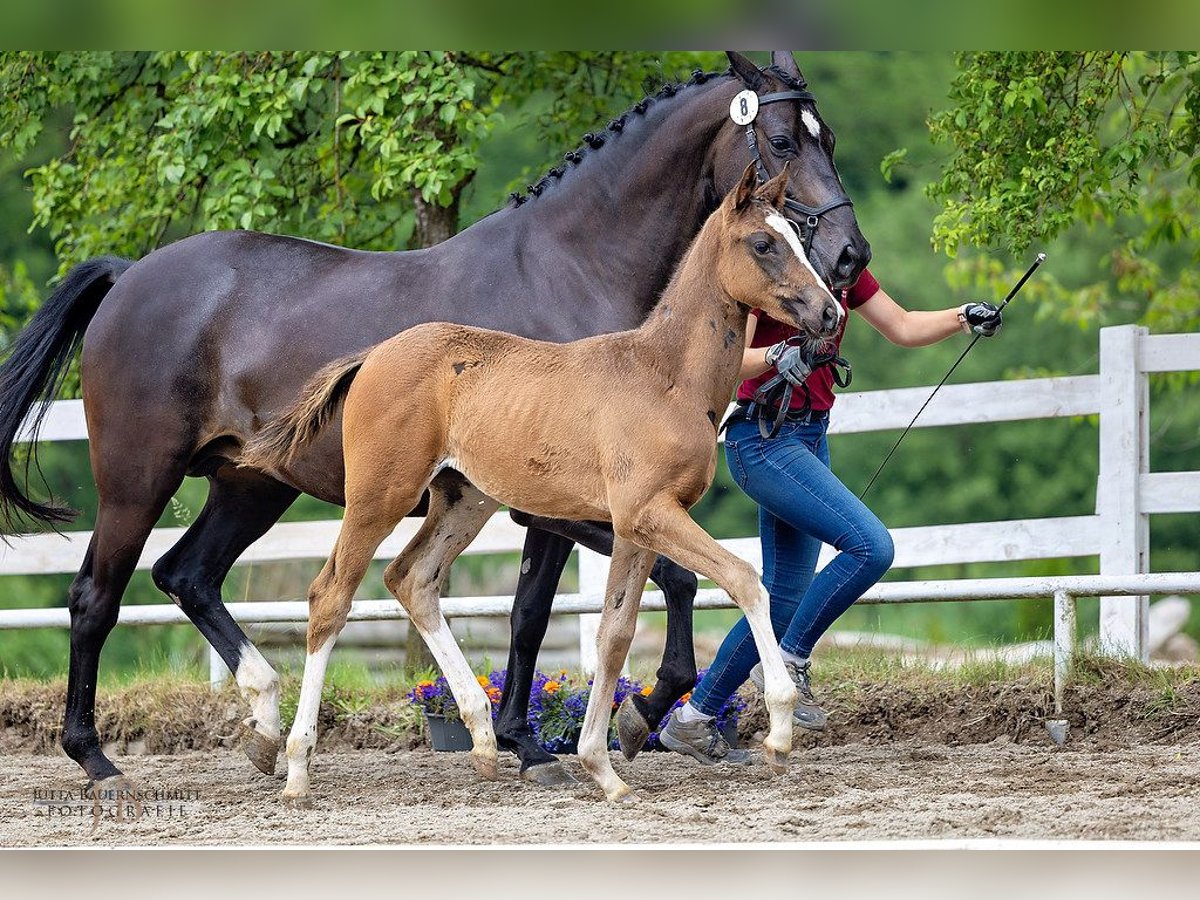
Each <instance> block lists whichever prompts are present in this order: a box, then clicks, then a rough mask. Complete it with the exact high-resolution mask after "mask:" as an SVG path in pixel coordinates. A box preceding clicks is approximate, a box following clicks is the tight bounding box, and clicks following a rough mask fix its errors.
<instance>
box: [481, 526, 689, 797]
mask: <svg viewBox="0 0 1200 900" xmlns="http://www.w3.org/2000/svg"><path fill="white" fill-rule="evenodd" d="M510 515H511V516H512V519H513V521H514V522H516V523H517V524H518V525H524V526H525V527H526V528H529V529H538V530H540V531H542V532H548V533H552V534H553V535H556V536H561V537H564V538H569V539H570V540H572V541H574V542H576V543H578V544H580V545H582V546H584V547H587V548H588V549H589V550H592V551H594V552H596V553H601V554H603V555H604V556H612V552H613V529H612V525H610V524H608V523H607V522H572V521H568V520H565V519H548V518H546V517H545V516H533V515H530V514H528V513H523V512H520V511H519V510H512V511H511V513H510ZM534 535H535V532H534V531H532V530H531V531H530V534H529V536H528V537H527V538H526V541H525V552H524V554H523V557H524V559H523V562H522V565H521V572H522V574H521V578H520V580H519V581H518V582H517V597H516V601H515V603H514V604H513V616H512V621H513V638H512V648H511V649H510V651H509V666H508V683H507V684H506V685H505V688H504V690H505V696H504V699H503V700H502V701H501V704H500V719H499V720H498V721H497V724H496V736H497V737H498V738H499V739H500V742H501V746H505V747H506V748H507V749H514V748H515V749H516V752H517V754H518V755H519V756H520V757H521V772H522V775H523V776H526V775H527V772H526V767H530V768H529V772H531V773H532V772H538V773H542V772H546V773H549V772H551V771H553V770H554V769H555V768H556V767H552V766H546V767H545V768H536V769H535V768H532V767H534V766H537V765H538V763H537V762H534V761H533V760H532V759H527V755H528V751H527V750H526V749H524V748H523V747H522V744H521V743H520V741H521V737H522V736H523V733H522V731H521V729H522V726H524V731H525V732H528V730H529V729H528V726H526V725H525V715H526V713H528V711H529V707H528V699H529V684H530V682H531V681H532V679H533V666H534V662H535V661H536V657H537V648H538V647H540V646H541V643H542V639H543V637H544V636H545V633H546V622H547V621H548V619H549V617H550V608H549V607H550V603H551V602H552V601H553V599H554V589H555V587H557V585H558V577H559V575H560V574H561V573H562V567H563V565H564V564H565V562H566V556H565V554H566V553H568V552H569V551H570V545H567V546H566V548H565V549H564V550H561V551H560V550H558V549H557V547H558V545H556V544H552V543H551V541H552V539H551V538H550V537H549V535H547V537H546V538H545V539H543V540H542V541H541V542H540V543H536V544H535V539H534ZM531 547H541V548H545V549H544V550H543V552H542V553H541V554H540V555H539V556H538V558H537V559H536V560H534V559H531V558H530V557H531V552H532V551H531V549H530V548H531ZM555 552H561V553H562V554H563V555H562V556H561V557H558V558H555V557H554V556H553V553H555ZM527 564H528V565H529V566H530V571H529V572H528V573H526V565H527ZM555 565H557V569H555V568H554V566H555ZM650 580H651V581H653V582H654V583H655V584H657V585H658V586H659V587H660V588H662V592H663V596H664V597H665V598H666V602H667V640H666V647H665V648H664V649H663V657H662V664H661V665H660V666H659V667H658V675H657V678H656V679H655V681H654V689H653V690H652V691H651V692H650V694H649V696H642V695H641V694H630V695H629V696H628V697H626V698H625V702H624V703H622V704H621V708H620V709H619V710H618V711H617V737H618V739H619V740H620V742H621V752H622V753H624V754H625V758H626V759H633V758H634V757H635V756H637V754H638V751H639V750H641V749H642V747H643V746H645V743H646V739H647V738H648V737H649V736H650V732H651V731H653V730H654V729H655V728H656V727H657V726H658V723H659V722H661V721H662V719H663V716H665V715H666V714H667V712H668V711H669V710H670V709H671V707H672V706H674V705H675V701H676V700H678V699H679V698H680V697H682V696H683V695H684V694H686V693H687V692H688V691H690V690H692V688H694V687H695V686H696V650H695V646H694V645H693V642H692V608H693V606H694V604H695V601H696V576H695V574H694V573H692V572H689V571H688V570H687V569H685V568H683V567H682V566H680V565H678V564H677V563H675V562H672V561H671V560H670V559H668V558H667V557H665V556H660V557H658V559H656V560H655V561H654V568H653V569H652V570H651V571H650ZM522 652H523V655H522ZM522 663H526V664H527V666H528V671H526V670H525V669H524V668H522V667H521V664H522ZM518 704H519V705H518ZM518 713H519V716H520V717H519V719H518V718H517V714H518ZM506 738H507V739H508V740H507V742H506ZM528 741H530V742H532V741H533V735H532V734H531V733H530V734H529V735H528ZM510 744H511V745H512V746H509V745H510ZM534 746H535V747H536V743H535V744H534ZM547 762H548V760H547ZM557 769H558V771H565V770H562V769H561V767H557ZM535 780H537V781H540V782H541V783H558V782H547V781H544V780H543V778H541V777H538V778H535Z"/></svg>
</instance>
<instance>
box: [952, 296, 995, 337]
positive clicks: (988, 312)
mask: <svg viewBox="0 0 1200 900" xmlns="http://www.w3.org/2000/svg"><path fill="white" fill-rule="evenodd" d="M958 322H959V324H960V325H962V330H963V331H965V332H966V333H967V334H981V335H983V336H984V337H992V336H993V335H994V334H995V333H996V332H997V331H999V330H1000V326H1001V325H1003V324H1004V317H1003V316H1001V315H1000V310H999V309H998V308H997V307H996V305H995V304H994V303H988V302H987V301H986V300H978V301H976V302H974V303H964V304H963V305H962V306H960V307H959V309H958Z"/></svg>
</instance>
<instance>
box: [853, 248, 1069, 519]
mask: <svg viewBox="0 0 1200 900" xmlns="http://www.w3.org/2000/svg"><path fill="white" fill-rule="evenodd" d="M1045 261H1046V254H1045V253H1039V254H1038V255H1037V259H1035V260H1034V261H1033V265H1031V266H1030V267H1029V268H1028V269H1026V270H1025V274H1024V275H1022V276H1021V280H1020V281H1018V282H1017V283H1016V284H1015V285H1013V289H1012V290H1011V291H1009V292H1008V296H1007V297H1005V298H1004V302H1003V303H1001V304H1000V311H1001V312H1003V311H1004V307H1006V306H1008V304H1009V303H1011V302H1012V298H1013V297H1015V296H1017V291H1019V290H1021V288H1023V287H1024V286H1025V282H1026V281H1028V280H1029V276H1030V275H1032V274H1033V273H1034V272H1036V271H1037V267H1038V266H1040V265H1041V264H1042V263H1044V262H1045ZM981 337H983V335H981V334H977V335H975V337H974V338H972V339H971V343H969V344H967V349H965V350H964V351H963V352H962V353H961V354H959V357H958V359H956V360H955V361H954V365H952V366H951V367H950V371H948V372H947V373H946V374H945V375H943V376H942V380H941V381H939V382H938V383H937V387H935V388H934V389H933V392H932V393H931V394H930V395H929V396H928V397H927V398H926V399H925V402H924V403H922V404H921V408H920V409H918V410H917V414H916V415H915V416H913V417H912V421H911V422H909V423H908V426H907V427H906V428H905V429H904V431H903V433H902V434H901V435H900V437H898V438H896V443H894V444H892V449H891V450H889V451H888V452H887V456H885V457H884V458H883V462H881V463H880V464H879V468H877V469H876V470H875V474H874V475H872V476H871V480H870V481H868V482H867V486H866V487H865V488H863V489H862V493H861V494H859V495H858V499H859V500H861V499H862V498H863V497H865V496H867V491H869V490H870V489H871V485H873V484H874V483H875V479H876V478H878V477H879V473H880V472H882V471H883V467H884V466H886V465H887V464H888V460H889V459H891V458H892V454H894V453H895V452H896V448H897V447H899V446H900V442H901V441H903V440H904V438H905V437H907V436H908V433H909V432H910V431H912V427H913V425H915V424H916V421H917V419H918V418H920V416H921V413H923V412H925V407H927V406H928V405H929V403H930V401H931V400H933V398H934V397H935V396H936V395H937V392H938V391H940V390H941V389H942V385H943V384H945V383H946V381H947V380H948V379H949V378H950V376H951V375H953V374H954V370H955V369H957V368H958V364H959V363H961V362H962V361H963V360H964V359H966V358H967V354H968V353H970V352H971V348H972V347H974V346H975V345H976V344H977V343H979V339H980V338H981Z"/></svg>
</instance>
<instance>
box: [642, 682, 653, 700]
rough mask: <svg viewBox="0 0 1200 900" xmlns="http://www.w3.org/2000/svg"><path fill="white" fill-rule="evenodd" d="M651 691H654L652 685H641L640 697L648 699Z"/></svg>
mask: <svg viewBox="0 0 1200 900" xmlns="http://www.w3.org/2000/svg"><path fill="white" fill-rule="evenodd" d="M653 691H654V685H652V684H644V685H642V696H643V697H649V696H650V694H651V693H653Z"/></svg>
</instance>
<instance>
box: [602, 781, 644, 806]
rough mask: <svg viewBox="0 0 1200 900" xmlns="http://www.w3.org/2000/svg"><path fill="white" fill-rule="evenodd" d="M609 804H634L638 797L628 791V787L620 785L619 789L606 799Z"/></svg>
mask: <svg viewBox="0 0 1200 900" xmlns="http://www.w3.org/2000/svg"><path fill="white" fill-rule="evenodd" d="M608 801H609V802H610V803H622V804H634V803H637V802H638V795H637V794H635V793H634V792H633V791H632V790H630V788H629V785H622V786H621V789H620V790H618V791H617V792H616V793H615V794H613V795H612V796H611V797H609V798H608Z"/></svg>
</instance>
